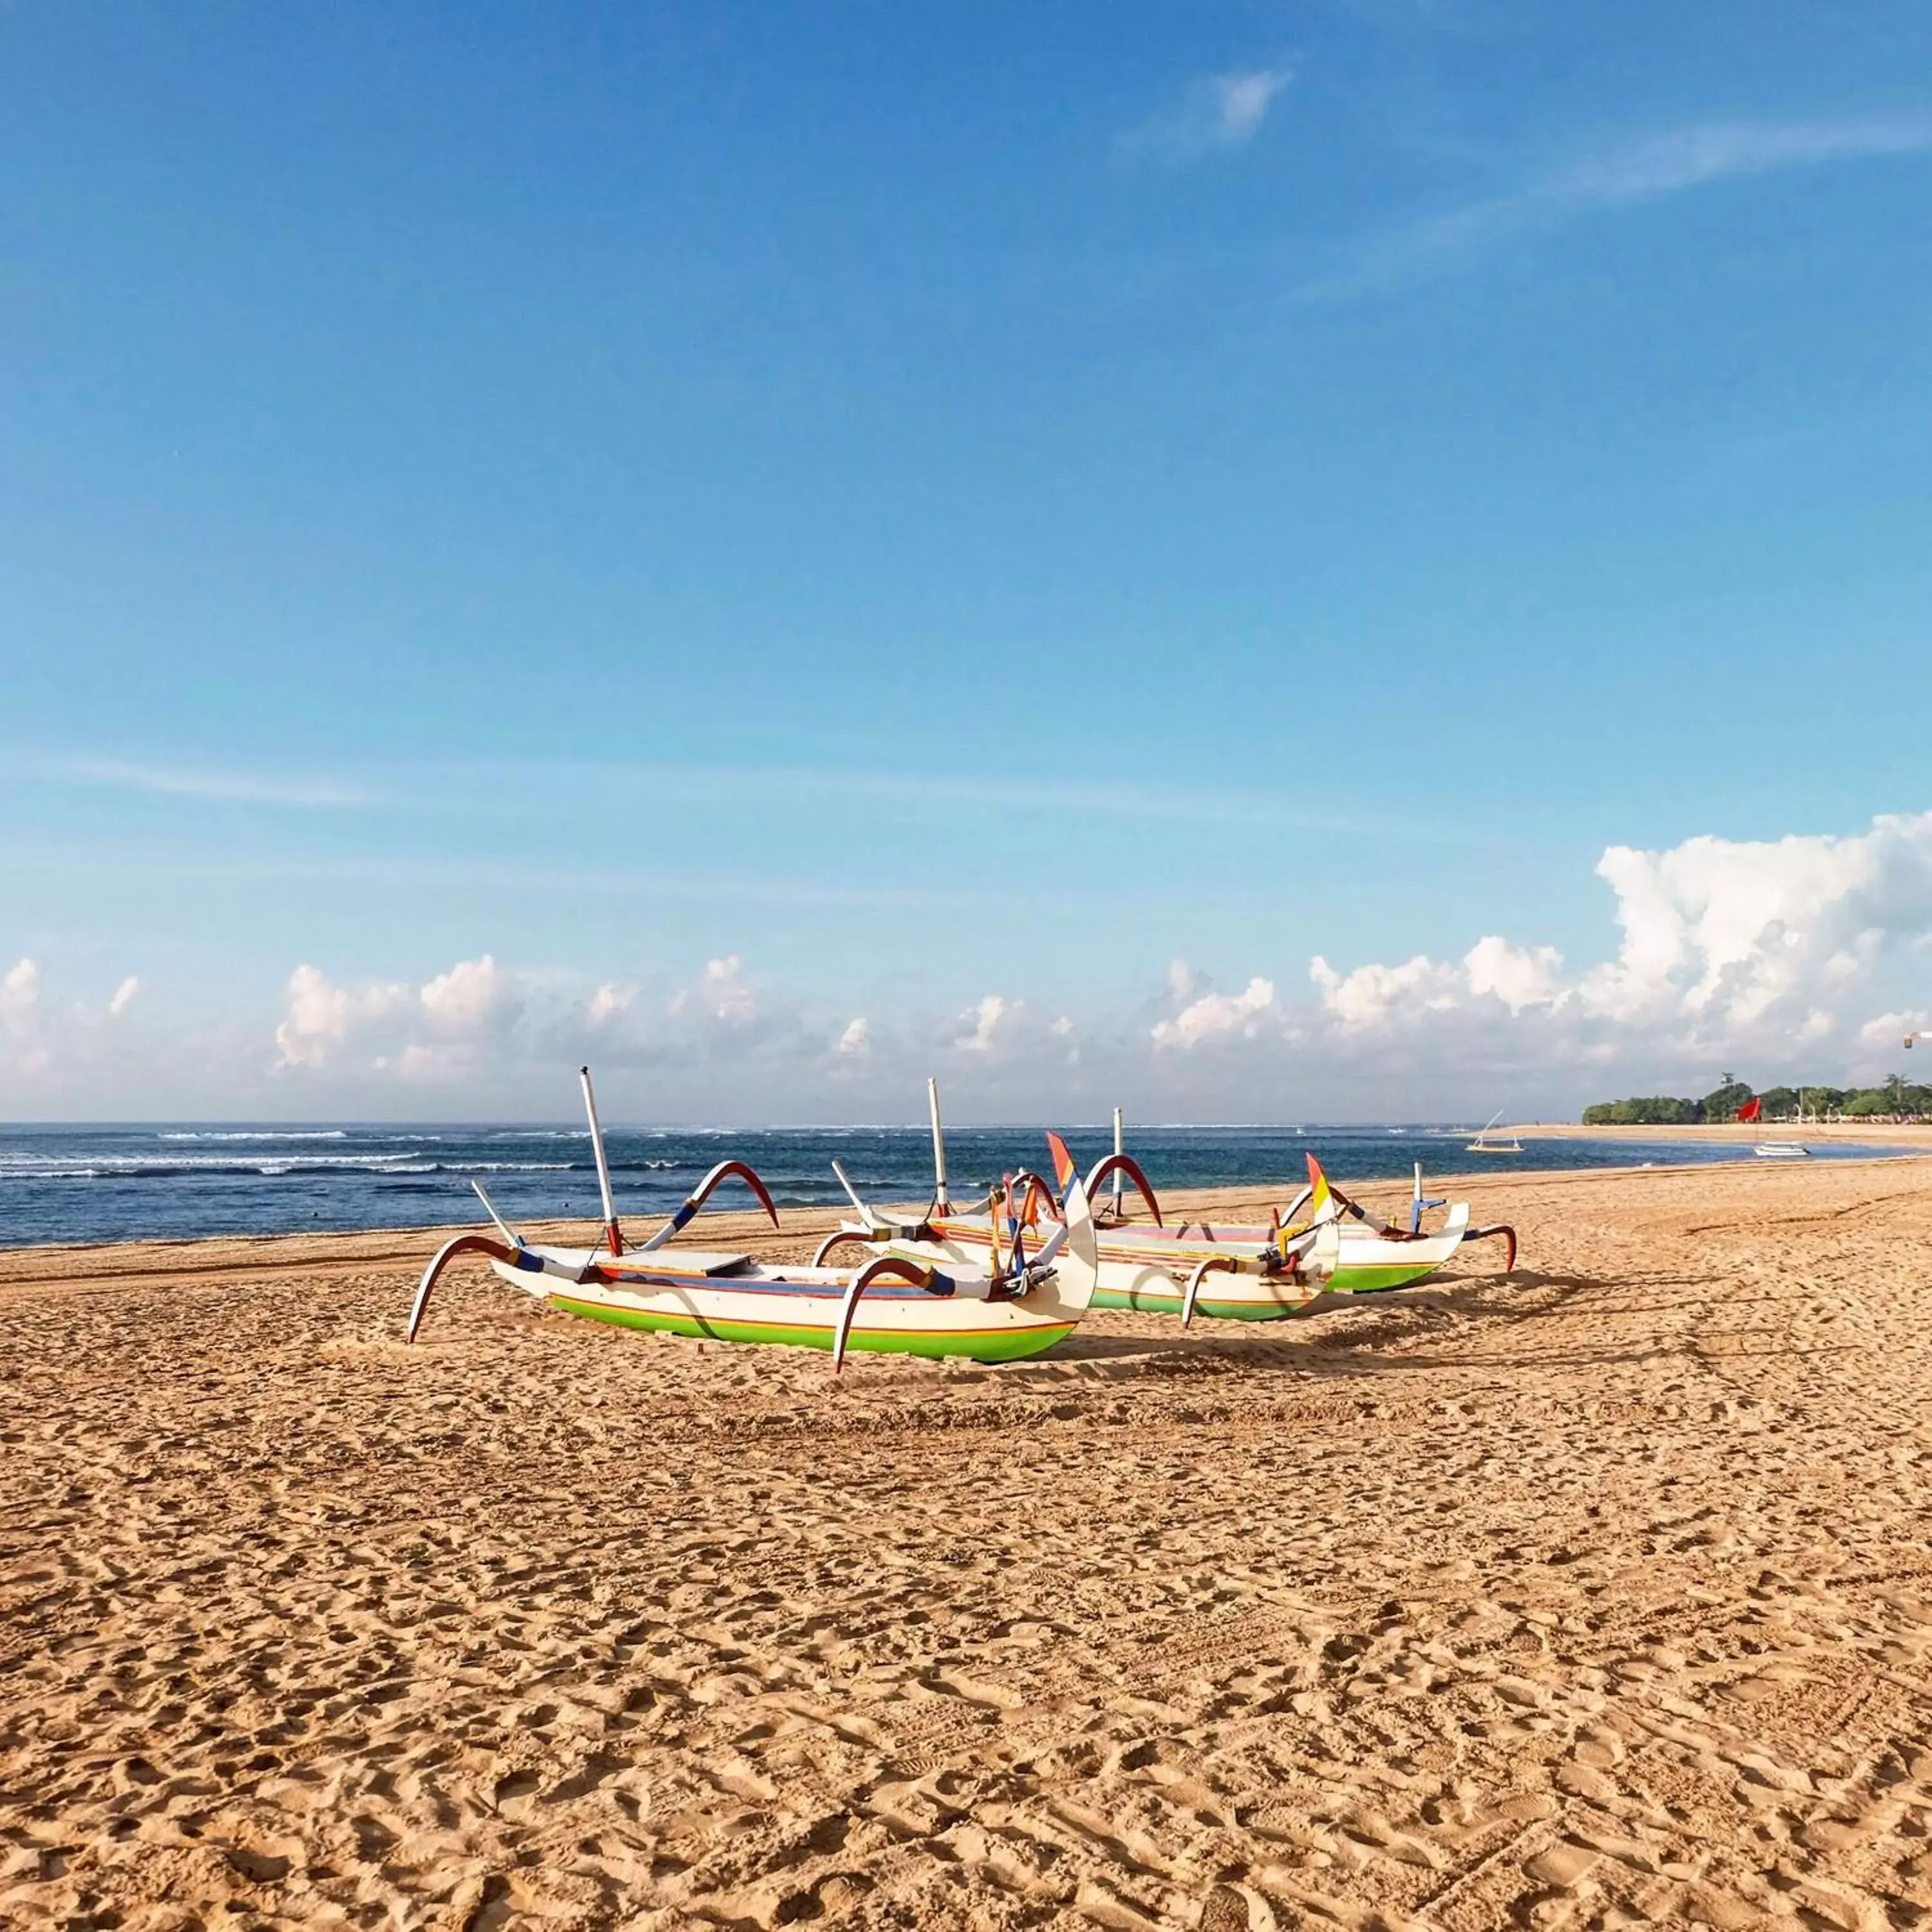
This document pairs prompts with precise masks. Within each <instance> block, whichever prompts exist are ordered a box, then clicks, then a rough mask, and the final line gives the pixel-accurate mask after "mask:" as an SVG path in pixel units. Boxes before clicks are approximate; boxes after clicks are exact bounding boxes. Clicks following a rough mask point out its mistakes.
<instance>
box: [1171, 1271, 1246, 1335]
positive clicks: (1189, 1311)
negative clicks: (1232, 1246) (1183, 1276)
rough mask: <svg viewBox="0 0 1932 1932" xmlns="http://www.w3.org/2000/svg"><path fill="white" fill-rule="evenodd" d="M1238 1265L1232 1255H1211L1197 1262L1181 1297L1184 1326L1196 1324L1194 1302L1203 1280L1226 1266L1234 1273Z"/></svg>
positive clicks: (1198, 1294) (1182, 1322)
mask: <svg viewBox="0 0 1932 1932" xmlns="http://www.w3.org/2000/svg"><path fill="white" fill-rule="evenodd" d="M1238 1267H1239V1264H1238V1262H1236V1260H1235V1257H1234V1256H1232V1255H1210V1256H1208V1257H1207V1259H1205V1260H1204V1261H1202V1262H1199V1263H1197V1264H1196V1267H1195V1270H1194V1272H1193V1274H1190V1276H1189V1277H1187V1293H1186V1294H1185V1295H1183V1296H1182V1297H1181V1327H1182V1328H1193V1326H1194V1304H1195V1302H1196V1301H1197V1300H1198V1299H1199V1296H1200V1293H1201V1284H1202V1282H1203V1281H1205V1280H1206V1279H1207V1278H1208V1276H1209V1275H1210V1274H1212V1273H1213V1272H1214V1270H1215V1269H1217V1268H1224V1269H1226V1270H1228V1271H1229V1272H1231V1273H1233V1272H1236V1271H1238Z"/></svg>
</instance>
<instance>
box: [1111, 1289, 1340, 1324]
mask: <svg viewBox="0 0 1932 1932" xmlns="http://www.w3.org/2000/svg"><path fill="white" fill-rule="evenodd" d="M1094 1307H1096V1308H1124V1309H1130V1310H1133V1312H1134V1313H1137V1314H1141V1315H1178V1314H1179V1313H1181V1292H1180V1290H1179V1289H1176V1290H1175V1292H1174V1293H1173V1294H1172V1295H1162V1294H1160V1293H1158V1292H1155V1291H1153V1290H1151V1289H1139V1288H1136V1289H1118V1288H1097V1289H1095V1290H1094ZM1194 1312H1195V1313H1196V1315H1206V1316H1211V1317H1212V1318H1213V1319H1214V1320H1215V1321H1217V1322H1292V1321H1293V1320H1294V1319H1295V1317H1296V1316H1301V1315H1310V1314H1313V1313H1314V1312H1315V1305H1314V1304H1313V1302H1308V1301H1301V1302H1293V1303H1289V1302H1274V1301H1211V1300H1210V1299H1209V1298H1208V1297H1207V1296H1206V1295H1201V1296H1199V1297H1198V1298H1196V1301H1195V1304H1194Z"/></svg>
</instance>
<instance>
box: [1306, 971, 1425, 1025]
mask: <svg viewBox="0 0 1932 1932" xmlns="http://www.w3.org/2000/svg"><path fill="white" fill-rule="evenodd" d="M1308 977H1310V979H1311V980H1313V981H1314V982H1315V983H1316V985H1317V986H1319V987H1320V988H1321V989H1322V1009H1323V1010H1324V1011H1325V1012H1326V1013H1331V1014H1333V1015H1334V1017H1335V1019H1337V1021H1339V1022H1340V1024H1341V1025H1343V1027H1345V1028H1347V1029H1349V1031H1356V1030H1358V1029H1359V1028H1364V1027H1373V1026H1378V1025H1381V1024H1382V1023H1383V1022H1385V1021H1386V1020H1388V1019H1389V1018H1390V1017H1391V1016H1392V1015H1394V1014H1396V1013H1399V1012H1402V1011H1404V1010H1408V1011H1415V1010H1424V1011H1431V1012H1440V1011H1442V1010H1444V1009H1445V1008H1447V1007H1453V1006H1454V1005H1455V1004H1457V998H1458V995H1459V992H1460V986H1461V984H1462V983H1461V982H1460V980H1459V978H1458V976H1457V971H1456V969H1455V968H1454V967H1453V966H1445V965H1438V964H1437V963H1436V961H1434V960H1433V959H1430V958H1429V957H1428V956H1427V955H1426V954H1424V953H1418V954H1417V955H1416V956H1415V958H1414V959H1409V960H1405V961H1404V962H1403V964H1402V965H1400V966H1381V965H1370V966H1358V967H1357V968H1355V971H1353V972H1352V973H1346V974H1344V973H1338V972H1337V971H1335V969H1334V967H1332V966H1331V965H1329V963H1328V961H1327V960H1325V959H1323V958H1322V956H1321V955H1320V954H1319V953H1317V954H1316V956H1315V957H1314V958H1313V959H1312V960H1310V962H1309V964H1308Z"/></svg>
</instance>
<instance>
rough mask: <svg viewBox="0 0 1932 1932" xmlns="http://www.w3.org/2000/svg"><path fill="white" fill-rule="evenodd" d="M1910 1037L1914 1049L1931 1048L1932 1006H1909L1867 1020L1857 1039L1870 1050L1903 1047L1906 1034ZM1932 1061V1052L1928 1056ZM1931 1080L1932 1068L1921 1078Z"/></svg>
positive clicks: (1928, 1059) (1859, 1030)
mask: <svg viewBox="0 0 1932 1932" xmlns="http://www.w3.org/2000/svg"><path fill="white" fill-rule="evenodd" d="M1906 1034H1911V1035H1912V1037H1913V1040H1914V1043H1915V1050H1916V1049H1923V1048H1925V1047H1927V1046H1932V1007H1907V1008H1905V1009H1903V1010H1901V1011H1900V1012H1897V1013H1880V1014H1879V1016H1878V1018H1877V1019H1875V1020H1867V1021H1866V1022H1865V1023H1864V1025H1863V1026H1861V1027H1860V1028H1859V1029H1858V1038H1859V1039H1860V1040H1861V1041H1862V1042H1863V1043H1864V1044H1865V1045H1866V1046H1869V1047H1877V1048H1881V1049H1891V1048H1892V1047H1903V1046H1904V1045H1905V1037H1906ZM1925 1057H1926V1058H1927V1061H1932V1052H1928V1053H1927V1055H1926V1056H1925ZM1918 1078H1920V1079H1932V1069H1928V1070H1927V1072H1926V1073H1924V1074H1921V1075H1920V1076H1918Z"/></svg>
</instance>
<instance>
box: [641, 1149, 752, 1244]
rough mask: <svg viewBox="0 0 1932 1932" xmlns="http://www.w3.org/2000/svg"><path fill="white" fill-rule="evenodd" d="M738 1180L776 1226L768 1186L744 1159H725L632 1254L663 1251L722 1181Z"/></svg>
mask: <svg viewBox="0 0 1932 1932" xmlns="http://www.w3.org/2000/svg"><path fill="white" fill-rule="evenodd" d="M733 1179H736V1180H739V1181H742V1182H743V1183H744V1184H745V1186H746V1187H748V1188H749V1189H750V1190H751V1192H752V1193H754V1194H755V1195H756V1196H757V1197H758V1203H759V1205H760V1207H762V1208H763V1209H764V1211H765V1212H766V1214H769V1216H770V1217H772V1226H773V1227H774V1228H775V1227H776V1226H778V1210H777V1209H776V1208H774V1207H773V1206H772V1197H771V1196H770V1195H769V1193H767V1192H766V1189H765V1184H764V1183H763V1181H760V1179H759V1178H758V1177H757V1175H756V1174H755V1173H754V1172H752V1170H751V1169H750V1168H748V1166H745V1163H743V1162H742V1160H721V1161H720V1162H719V1163H718V1165H717V1166H715V1167H714V1168H713V1169H712V1170H711V1172H709V1174H707V1175H706V1176H705V1177H704V1178H703V1180H702V1181H700V1182H699V1183H698V1184H697V1186H696V1187H694V1188H693V1189H692V1190H691V1192H690V1193H689V1194H688V1195H687V1196H685V1200H684V1205H682V1207H680V1208H679V1209H678V1210H677V1211H676V1213H675V1214H673V1215H672V1216H671V1217H670V1220H667V1222H666V1223H664V1226H662V1227H661V1228H660V1229H658V1231H657V1232H656V1233H655V1235H652V1237H651V1238H650V1239H649V1241H643V1242H640V1244H638V1245H637V1247H635V1248H634V1249H633V1250H631V1252H632V1253H634V1254H640V1255H641V1254H648V1253H650V1251H651V1250H652V1249H653V1248H661V1247H663V1246H664V1244H665V1242H667V1241H669V1240H670V1238H671V1237H672V1236H673V1235H675V1234H678V1233H680V1232H682V1230H683V1229H685V1227H686V1226H688V1225H689V1223H690V1221H691V1217H692V1216H693V1215H694V1214H696V1213H697V1211H698V1210H699V1209H700V1208H702V1207H703V1205H704V1204H705V1202H707V1201H708V1200H709V1199H710V1198H711V1195H712V1190H713V1189H714V1188H715V1187H718V1185H719V1184H720V1183H721V1182H723V1181H730V1180H733Z"/></svg>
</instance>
